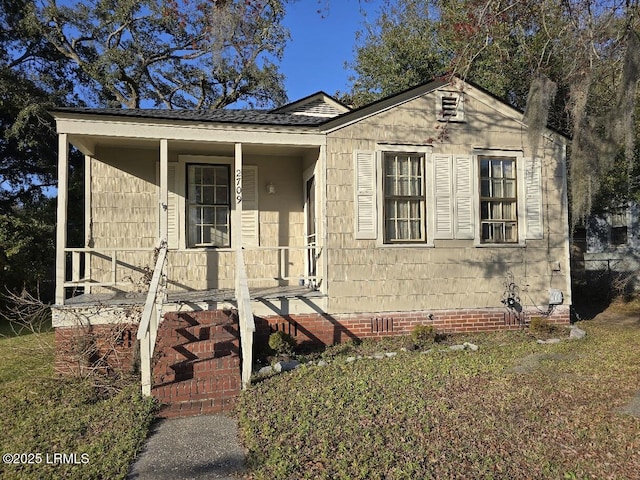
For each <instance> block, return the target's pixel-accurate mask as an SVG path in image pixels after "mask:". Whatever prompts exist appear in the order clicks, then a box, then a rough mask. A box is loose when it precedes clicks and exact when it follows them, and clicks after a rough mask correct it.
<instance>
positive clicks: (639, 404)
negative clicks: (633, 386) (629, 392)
mask: <svg viewBox="0 0 640 480" xmlns="http://www.w3.org/2000/svg"><path fill="white" fill-rule="evenodd" d="M617 411H618V413H622V414H625V415H631V416H632V417H637V418H640V392H638V393H636V395H635V396H634V397H632V398H631V400H630V401H629V403H627V404H626V405H625V406H624V407H621V408H619V409H618V410H617Z"/></svg>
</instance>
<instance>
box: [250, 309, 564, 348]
mask: <svg viewBox="0 0 640 480" xmlns="http://www.w3.org/2000/svg"><path fill="white" fill-rule="evenodd" d="M539 316H541V314H540V313H539V312H537V311H534V312H523V313H520V314H515V313H511V312H509V311H507V310H506V309H499V308H498V309H477V310H439V311H428V312H427V311H423V312H392V313H385V314H376V313H361V314H348V315H333V316H332V315H328V314H319V313H314V314H291V315H285V316H281V315H273V316H262V317H258V316H256V317H255V321H256V342H257V343H260V342H266V341H267V339H268V336H269V334H270V333H272V332H275V331H278V330H282V331H284V332H286V333H289V334H290V335H292V336H293V337H294V338H295V339H296V341H297V342H298V344H300V345H305V344H313V345H332V344H335V343H341V342H344V341H348V340H350V339H362V338H376V337H385V336H391V335H408V334H410V333H411V330H412V329H413V328H414V327H415V326H416V325H433V326H434V327H435V329H436V330H437V331H438V332H440V333H464V332H488V331H496V330H516V329H518V328H521V326H522V324H523V322H524V323H528V322H529V321H530V320H531V318H534V317H539ZM549 320H550V321H551V322H552V323H555V324H559V325H562V324H569V321H570V312H569V308H568V307H561V308H557V309H556V310H555V311H554V312H553V313H552V314H551V315H550V316H549Z"/></svg>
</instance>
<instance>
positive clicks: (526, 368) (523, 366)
mask: <svg viewBox="0 0 640 480" xmlns="http://www.w3.org/2000/svg"><path fill="white" fill-rule="evenodd" d="M571 358H572V357H571V355H562V354H560V353H532V354H530V355H527V356H526V357H524V358H523V359H522V360H520V363H519V364H518V365H516V366H515V367H513V369H512V370H511V371H512V372H514V373H522V374H526V373H532V372H535V371H536V370H538V369H540V368H541V367H542V362H543V361H546V360H550V361H553V362H562V361H565V360H570V359H571Z"/></svg>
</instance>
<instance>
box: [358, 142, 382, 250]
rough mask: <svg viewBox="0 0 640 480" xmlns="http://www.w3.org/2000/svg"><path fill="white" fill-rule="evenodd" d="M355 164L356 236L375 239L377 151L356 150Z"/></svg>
mask: <svg viewBox="0 0 640 480" xmlns="http://www.w3.org/2000/svg"><path fill="white" fill-rule="evenodd" d="M353 157H354V159H353V162H354V165H355V238H356V239H359V240H375V238H376V237H377V221H376V155H375V152H371V151H364V150H356V151H354V152H353Z"/></svg>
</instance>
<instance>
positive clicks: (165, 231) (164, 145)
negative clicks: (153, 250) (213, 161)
mask: <svg viewBox="0 0 640 480" xmlns="http://www.w3.org/2000/svg"><path fill="white" fill-rule="evenodd" d="M168 177H169V141H168V140H167V139H166V138H163V139H161V140H160V204H159V211H160V232H159V236H160V242H164V243H167V242H168V241H169V187H168V186H169V179H168Z"/></svg>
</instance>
